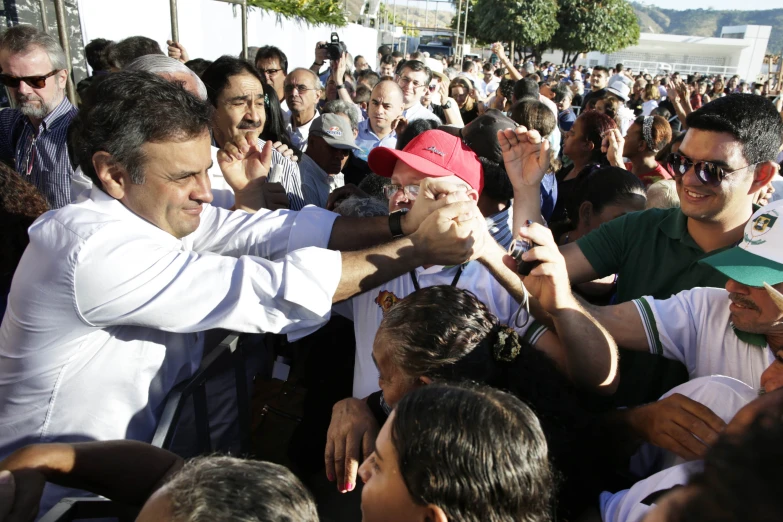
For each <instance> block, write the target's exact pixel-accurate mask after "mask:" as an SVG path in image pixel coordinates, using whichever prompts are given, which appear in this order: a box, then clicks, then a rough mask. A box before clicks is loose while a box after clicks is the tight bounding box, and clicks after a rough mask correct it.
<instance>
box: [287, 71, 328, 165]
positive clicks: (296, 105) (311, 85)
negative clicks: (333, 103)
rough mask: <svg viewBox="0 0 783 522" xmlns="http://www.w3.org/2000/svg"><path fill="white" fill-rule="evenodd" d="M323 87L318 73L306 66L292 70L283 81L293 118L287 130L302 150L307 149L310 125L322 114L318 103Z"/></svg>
mask: <svg viewBox="0 0 783 522" xmlns="http://www.w3.org/2000/svg"><path fill="white" fill-rule="evenodd" d="M323 88H324V86H323V84H322V83H321V80H320V79H319V78H318V75H317V74H316V73H314V72H313V71H311V70H310V69H304V68H297V69H294V70H293V71H291V73H290V74H289V75H288V76H286V79H285V82H284V83H283V90H284V91H285V101H286V104H287V105H288V109H289V110H290V111H291V119H290V121H289V122H288V124H287V125H286V129H285V130H286V132H287V133H288V137H289V138H291V143H293V145H294V147H296V148H297V149H299V150H301V151H302V152H304V151H306V150H307V137H308V135H309V133H310V125H312V123H313V120H314V119H316V118H317V117H318V116H320V113H319V112H318V108H317V107H316V104H317V103H318V100H320V99H321V93H322V92H323Z"/></svg>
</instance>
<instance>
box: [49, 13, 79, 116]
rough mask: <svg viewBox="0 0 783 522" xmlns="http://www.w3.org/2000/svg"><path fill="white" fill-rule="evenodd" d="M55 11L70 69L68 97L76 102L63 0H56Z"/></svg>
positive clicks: (66, 60)
mask: <svg viewBox="0 0 783 522" xmlns="http://www.w3.org/2000/svg"><path fill="white" fill-rule="evenodd" d="M54 7H55V12H56V13H57V31H58V33H59V34H60V45H61V46H62V48H63V52H64V53H65V63H66V64H67V67H68V69H67V70H66V73H67V74H68V77H67V83H66V84H65V88H66V92H67V93H68V99H69V100H70V101H71V103H73V104H74V105H75V104H76V91H75V90H74V88H73V82H72V81H71V67H72V64H71V44H70V42H69V41H68V27H67V26H66V25H65V8H64V7H63V0H54Z"/></svg>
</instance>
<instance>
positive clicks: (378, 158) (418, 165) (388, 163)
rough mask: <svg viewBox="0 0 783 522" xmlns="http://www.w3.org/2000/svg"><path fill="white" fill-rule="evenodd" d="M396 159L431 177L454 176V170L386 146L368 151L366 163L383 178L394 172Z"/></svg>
mask: <svg viewBox="0 0 783 522" xmlns="http://www.w3.org/2000/svg"><path fill="white" fill-rule="evenodd" d="M397 161H402V162H403V163H405V164H406V165H408V166H409V167H410V168H412V169H414V170H418V171H419V172H421V173H423V174H425V175H427V176H428V177H432V178H442V177H446V176H456V175H457V174H456V173H455V172H451V171H450V170H447V169H444V168H443V167H441V166H440V165H436V164H435V163H432V162H431V161H427V160H426V159H424V158H422V157H421V156H417V155H415V154H411V153H410V152H405V151H402V150H397V149H389V148H387V147H375V148H374V149H373V150H371V151H370V155H369V156H368V157H367V164H368V165H369V166H370V169H371V170H372V171H373V172H374V173H376V174H378V175H379V176H383V177H385V178H390V177H391V176H392V174H393V173H394V167H395V166H396V165H397Z"/></svg>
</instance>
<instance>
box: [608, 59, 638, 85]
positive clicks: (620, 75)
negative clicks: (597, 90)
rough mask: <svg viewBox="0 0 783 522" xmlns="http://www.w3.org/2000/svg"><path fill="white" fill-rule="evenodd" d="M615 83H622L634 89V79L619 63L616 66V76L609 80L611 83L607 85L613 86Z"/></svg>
mask: <svg viewBox="0 0 783 522" xmlns="http://www.w3.org/2000/svg"><path fill="white" fill-rule="evenodd" d="M614 82H622V83H624V84H625V85H627V86H628V88H629V89H630V88H631V87H633V78H631V77H630V76H629V75H628V74H627V73H626V72H625V66H624V65H623V64H621V63H618V64H617V65H616V66H615V68H614V75H613V76H612V77H611V78H609V83H608V84H607V85H612V84H613V83H614Z"/></svg>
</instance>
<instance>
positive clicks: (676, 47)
mask: <svg viewBox="0 0 783 522" xmlns="http://www.w3.org/2000/svg"><path fill="white" fill-rule="evenodd" d="M771 31H772V27H770V26H768V25H743V26H731V27H723V28H722V29H721V36H720V38H713V37H704V36H684V35H676V34H659V33H641V35H640V36H639V43H638V44H637V45H634V46H632V47H627V48H625V49H623V50H622V51H618V52H616V53H612V54H608V55H607V54H602V53H597V52H591V53H588V54H587V56H586V57H585V58H584V59H580V60H579V61H578V62H577V64H579V65H587V66H595V65H605V66H607V67H614V65H615V64H618V63H623V64H624V65H625V66H626V67H629V68H631V69H633V70H634V71H641V70H644V69H647V71H648V72H649V73H650V74H655V73H656V72H657V73H662V72H669V71H672V72H674V71H677V72H680V73H683V74H688V73H694V72H700V73H706V74H722V75H724V76H729V77H730V76H733V75H735V74H737V75H739V76H740V78H742V79H744V80H748V81H756V79H757V78H758V77H759V75H760V74H761V70H762V63H763V62H764V55H765V53H766V49H767V41H768V40H769V35H770V32H771ZM543 59H544V60H548V61H551V62H555V63H558V62H559V61H560V60H561V59H562V58H561V53H560V52H559V51H556V52H554V53H551V54H547V55H545V56H544V57H543Z"/></svg>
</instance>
